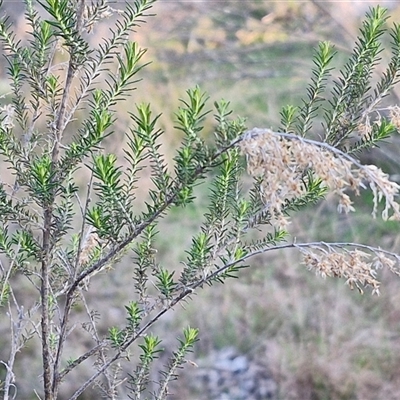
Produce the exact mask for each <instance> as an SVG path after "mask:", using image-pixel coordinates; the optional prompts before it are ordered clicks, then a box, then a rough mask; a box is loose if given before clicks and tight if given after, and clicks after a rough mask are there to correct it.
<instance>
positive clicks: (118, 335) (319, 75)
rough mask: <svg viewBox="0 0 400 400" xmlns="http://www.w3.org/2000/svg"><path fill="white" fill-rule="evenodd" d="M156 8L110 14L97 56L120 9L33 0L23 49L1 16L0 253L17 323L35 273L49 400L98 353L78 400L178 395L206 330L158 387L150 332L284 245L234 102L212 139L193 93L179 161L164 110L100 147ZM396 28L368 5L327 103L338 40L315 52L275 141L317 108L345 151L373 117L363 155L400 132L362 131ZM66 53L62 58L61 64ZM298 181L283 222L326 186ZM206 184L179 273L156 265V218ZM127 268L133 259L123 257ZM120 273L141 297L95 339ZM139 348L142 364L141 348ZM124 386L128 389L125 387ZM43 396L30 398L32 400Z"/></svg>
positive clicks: (156, 344) (181, 342)
mask: <svg viewBox="0 0 400 400" xmlns="http://www.w3.org/2000/svg"><path fill="white" fill-rule="evenodd" d="M154 1H155V0H135V1H134V2H133V4H127V5H126V8H125V10H124V11H123V12H121V13H118V15H117V16H116V22H115V26H114V28H113V29H111V31H110V37H109V38H106V39H103V40H102V41H101V43H100V44H99V45H98V46H97V47H95V46H92V45H91V44H90V43H89V41H88V36H87V35H86V33H88V32H90V31H91V30H92V29H95V28H96V26H97V24H99V23H100V22H101V19H102V18H104V13H107V12H112V9H109V8H108V6H107V3H106V2H105V1H101V0H99V1H98V2H95V3H93V4H91V5H90V6H89V5H87V4H86V3H85V2H84V1H81V0H78V1H71V0H42V1H40V2H39V4H40V5H41V7H42V8H43V9H44V10H45V11H46V17H44V18H43V17H41V15H42V14H41V13H39V11H38V10H37V9H36V7H34V5H33V3H32V2H31V0H27V1H26V12H25V16H26V19H27V21H28V24H29V25H30V33H29V41H28V43H27V44H23V42H22V41H19V40H18V39H17V38H16V35H15V34H14V33H13V31H12V26H11V24H10V23H9V22H8V20H7V18H2V19H0V40H1V42H2V45H3V49H4V55H5V58H6V60H7V63H8V75H9V79H10V84H11V88H12V100H11V103H10V104H6V106H7V107H3V108H2V109H1V110H2V111H1V114H0V156H1V157H2V162H3V161H4V164H5V165H7V168H8V169H9V170H10V171H11V173H12V181H10V182H6V181H4V182H3V181H1V182H0V214H1V216H2V218H1V220H0V253H1V256H2V257H4V259H5V260H6V262H5V263H4V264H5V266H4V267H3V264H2V263H1V271H0V306H1V307H3V308H4V309H5V308H6V307H8V310H9V315H10V320H11V321H14V320H13V318H16V316H18V317H19V316H20V315H23V308H22V305H21V304H22V298H21V295H20V293H18V291H17V290H15V289H14V287H13V282H14V281H13V278H14V277H15V276H20V275H21V276H23V277H25V278H27V281H28V282H29V284H30V285H31V286H32V290H33V292H34V296H35V298H34V299H33V300H32V302H31V304H29V305H27V306H25V307H29V311H28V313H27V314H28V315H29V318H31V320H32V324H33V326H34V327H35V329H34V334H35V335H37V336H38V337H39V338H40V339H41V342H40V343H41V346H42V367H43V371H42V375H43V393H42V394H40V396H41V397H42V398H44V399H46V400H54V399H56V398H57V397H58V393H59V390H60V386H61V385H63V382H64V380H65V377H66V375H67V374H68V373H69V372H71V371H72V370H74V369H77V370H78V371H79V370H80V368H81V367H82V364H83V363H84V362H85V361H86V360H88V359H89V358H91V357H96V362H95V364H94V369H93V371H92V375H91V376H90V377H89V378H87V380H86V381H85V382H83V383H82V382H74V385H76V386H74V387H73V388H72V389H73V390H74V391H75V392H74V393H73V394H72V395H71V397H70V398H71V399H77V398H78V397H79V396H81V395H82V394H83V393H84V392H85V391H87V390H89V388H91V387H92V386H96V387H97V388H99V390H100V392H101V393H102V395H104V396H105V397H107V398H117V397H119V398H126V397H129V398H135V399H139V398H141V396H142V395H144V396H150V395H151V396H152V398H154V399H164V398H167V396H168V394H169V392H168V385H169V383H170V382H171V381H172V380H174V379H176V377H177V376H178V370H179V368H181V367H183V366H184V364H185V357H186V355H187V354H188V353H189V352H191V351H192V349H193V346H194V344H195V343H196V341H197V340H198V330H197V329H194V328H190V327H188V328H186V329H184V330H183V339H178V345H177V348H176V350H175V351H172V356H171V358H170V360H169V363H168V365H167V366H166V367H165V370H164V371H160V374H161V376H160V380H159V382H156V383H154V382H152V381H151V380H150V372H151V368H152V365H153V364H154V361H155V360H156V359H157V357H158V356H159V355H160V353H161V352H162V351H163V350H162V349H161V348H160V343H161V338H159V337H158V336H154V335H153V334H152V333H151V328H152V327H153V325H154V324H155V323H156V322H157V321H158V320H159V319H160V318H161V317H162V316H163V315H164V314H165V313H166V312H168V311H169V310H171V309H172V308H173V307H174V306H175V305H177V304H178V303H181V302H183V301H186V300H189V299H190V297H191V295H192V294H193V293H195V292H196V290H199V289H201V288H202V287H204V286H205V285H213V284H216V283H224V282H226V281H227V280H228V279H229V278H232V277H237V276H238V272H239V271H240V270H241V269H242V268H244V267H247V266H249V259H250V258H251V257H253V256H255V255H256V254H260V253H263V252H266V251H270V250H272V249H276V248H279V244H280V243H282V242H284V241H285V240H286V239H287V237H288V232H287V231H286V230H285V229H283V228H282V227H280V226H278V225H277V224H276V223H275V221H274V215H273V212H272V211H271V207H270V204H269V203H268V201H266V200H265V193H263V179H264V177H263V176H256V177H255V178H254V179H253V180H252V181H251V180H250V179H249V178H248V177H247V176H246V172H245V166H246V163H247V164H249V159H247V160H245V159H244V157H243V150H241V147H240V146H241V144H242V143H243V142H244V141H245V140H246V139H247V135H248V130H247V128H246V124H245V120H244V119H243V118H236V119H234V118H232V116H231V114H232V111H231V110H230V107H229V102H228V101H225V100H221V101H219V102H215V103H214V112H215V114H214V132H213V133H214V140H213V141H212V140H210V141H207V142H206V140H205V138H206V137H207V138H208V137H209V136H208V135H206V134H205V132H204V130H205V129H204V127H205V125H206V124H205V122H206V118H207V116H208V115H209V113H210V110H209V109H208V103H207V101H208V96H207V94H206V93H204V92H203V91H202V90H201V89H200V88H199V87H197V86H196V87H194V88H193V89H189V90H187V92H186V97H185V98H184V99H181V103H180V107H179V108H178V109H177V110H176V113H175V120H176V121H175V128H176V130H177V131H180V132H179V134H180V135H181V137H182V139H181V143H180V144H179V145H178V146H177V149H176V150H175V153H174V156H173V157H172V159H171V161H168V158H167V157H166V155H165V154H164V153H163V151H162V148H161V136H162V135H163V131H162V129H161V128H159V117H160V116H159V115H156V116H154V114H153V111H152V107H151V105H150V104H145V103H140V104H136V105H135V107H132V108H131V109H130V114H129V117H130V119H129V127H128V128H127V129H126V132H124V148H123V154H122V156H120V154H114V153H110V152H109V151H108V149H107V148H106V141H105V139H106V138H108V137H111V138H113V137H115V135H116V134H115V132H114V129H115V126H116V124H115V123H116V120H117V107H118V105H119V104H120V103H121V102H123V101H126V99H127V98H128V97H129V96H130V94H131V93H132V91H133V90H134V89H135V85H136V84H137V83H138V82H139V80H140V77H139V73H140V71H141V70H142V68H143V67H144V66H145V64H144V63H143V61H142V60H143V56H144V54H145V50H144V49H141V48H140V46H139V44H138V43H137V42H135V41H132V40H131V36H130V33H131V32H132V31H133V30H134V29H136V28H137V27H138V26H139V25H140V24H141V23H142V22H143V18H144V17H146V16H148V15H149V14H146V13H147V11H148V10H149V9H150V8H151V6H152V5H153V3H154ZM110 10H111V11H110ZM386 19H387V16H386V11H385V10H384V9H382V8H380V7H377V8H374V9H371V10H370V13H369V14H368V15H367V19H366V22H365V23H364V25H363V28H362V29H361V32H360V37H359V39H358V42H357V43H356V47H355V49H354V51H353V55H352V56H351V58H350V60H349V61H348V63H347V64H346V65H345V67H344V69H343V70H342V72H341V77H340V78H339V79H338V80H337V81H335V82H334V84H333V89H332V91H331V94H330V95H329V94H328V95H326V94H325V93H326V92H328V93H329V82H330V78H331V71H332V67H331V65H332V60H333V59H334V56H335V54H336V53H335V51H334V49H333V46H332V45H331V44H329V43H326V42H323V43H321V44H320V45H319V47H318V49H317V51H316V53H315V56H314V64H315V67H314V69H313V71H312V78H311V83H310V85H309V87H308V88H307V96H306V98H305V100H303V103H302V104H301V105H300V106H299V107H295V106H287V107H285V108H284V109H283V110H282V112H281V117H282V121H281V125H282V127H281V130H282V132H281V133H288V134H295V135H298V138H299V137H301V138H302V140H303V138H304V137H305V136H306V135H310V134H312V132H313V131H314V122H315V121H316V119H317V118H318V117H320V116H321V112H322V113H323V116H324V118H325V125H324V128H325V137H324V140H325V142H326V144H327V145H329V146H332V148H331V149H334V150H335V149H336V150H337V149H338V148H340V149H341V148H344V146H345V140H346V139H349V138H350V136H351V135H352V133H353V132H355V131H356V130H357V129H360V126H361V125H362V124H364V125H367V123H370V127H371V129H370V130H368V132H367V134H365V135H363V136H362V139H361V140H359V141H357V143H352V144H351V145H349V147H348V148H347V152H348V153H355V152H358V151H361V150H363V149H365V148H369V147H371V146H374V145H376V144H377V143H378V142H380V141H381V140H383V139H386V138H388V137H389V136H390V135H391V134H392V133H393V132H394V131H395V126H394V124H393V123H392V122H390V121H388V120H387V119H385V118H384V117H382V118H381V119H380V120H379V124H378V123H375V122H374V121H372V122H368V121H370V120H369V118H370V114H371V113H372V112H373V111H376V110H377V108H376V107H377V105H378V104H379V102H380V100H381V99H382V98H383V97H384V96H386V95H387V94H388V92H389V91H390V89H391V88H393V85H394V84H395V83H397V81H398V78H399V73H400V28H399V26H398V25H395V26H394V28H392V29H391V30H390V34H391V37H392V53H393V55H392V59H391V61H390V63H389V65H388V67H387V69H386V71H385V72H384V73H383V75H382V77H381V80H380V81H379V82H378V83H377V85H376V87H375V88H374V89H373V90H372V89H371V83H370V82H371V76H372V72H373V69H374V67H376V65H377V63H378V61H379V54H380V52H381V50H382V46H381V44H380V38H381V36H382V35H383V33H384V31H385V30H386V29H385V26H384V24H385V21H386ZM59 58H60V59H64V58H67V61H66V62H62V63H61V64H60V63H58V61H57V60H58V59H59ZM81 109H84V113H82V115H81V114H80V113H79V111H80V110H81ZM73 121H74V124H72V122H73ZM343 154H344V152H340V155H341V156H343ZM335 155H337V153H335ZM247 156H248V154H247ZM247 158H249V157H247ZM276 162H283V160H276V159H271V158H268V155H266V161H265V163H270V164H271V165H270V166H271V168H272V169H273V167H274V163H276ZM290 167H291V168H292V169H293V170H296V168H297V166H296V165H292V166H290ZM146 176H148V177H149V179H147V180H146ZM85 177H88V178H87V181H84V182H83V180H85ZM299 177H300V178H299V180H300V181H301V182H300V186H301V188H302V189H303V192H302V193H303V194H302V195H298V196H295V197H290V196H289V195H288V194H287V193H286V194H283V195H282V194H281V192H280V191H281V190H282V187H280V188H279V187H278V188H277V192H278V195H279V196H278V197H281V199H280V200H282V201H281V204H282V212H283V213H284V214H285V215H288V216H289V215H292V214H294V213H295V212H297V211H298V210H301V209H302V208H303V207H305V206H309V205H312V204H314V203H316V202H317V201H319V200H321V199H322V198H323V197H324V195H325V194H326V192H327V187H326V186H325V185H324V181H323V179H320V178H318V177H317V176H316V174H315V171H313V170H312V168H311V167H307V168H306V169H305V170H304V171H301V173H300V172H299ZM2 179H3V178H2ZM142 183H143V184H144V187H148V190H147V193H146V196H145V197H144V195H138V189H139V188H140V187H141V184H142ZM199 185H204V187H205V190H208V197H207V205H206V207H205V211H204V212H203V217H202V218H203V219H202V221H200V222H199V223H198V228H197V231H196V232H195V233H194V234H193V235H192V237H191V241H190V243H191V244H190V245H189V246H188V248H187V249H182V250H185V254H186V257H185V259H184V260H182V265H183V268H181V269H180V270H179V269H178V268H177V266H175V265H171V264H170V263H169V264H168V265H161V264H160V262H159V260H158V259H157V247H158V237H159V235H160V231H161V228H160V226H159V222H160V220H161V219H162V218H163V217H164V216H165V215H166V214H168V213H169V212H171V210H173V209H175V211H176V210H177V209H178V210H181V211H182V209H181V207H186V206H188V205H190V204H191V203H195V202H196V200H197V199H196V195H195V193H196V192H195V190H194V189H195V188H196V187H197V186H199ZM85 189H86V190H85ZM195 205H196V206H197V204H195ZM191 233H192V232H188V234H191ZM161 234H166V233H165V232H161ZM167 234H168V233H167ZM293 247H295V245H293ZM123 258H125V259H124V261H125V262H124V263H122V262H120V261H121V260H122V259H123ZM127 260H128V261H127ZM113 269H122V270H123V271H124V276H126V274H128V273H129V274H131V276H132V290H131V292H130V293H126V294H125V295H126V296H125V297H124V301H125V299H126V297H128V300H127V304H121V305H120V307H121V309H122V311H123V312H124V313H125V314H126V318H125V320H124V321H123V322H121V323H120V324H119V325H118V324H117V325H116V326H108V330H107V333H104V332H100V330H99V329H98V317H99V313H98V312H97V311H95V310H92V308H93V307H95V306H96V304H90V305H89V303H90V299H89V297H88V296H87V292H90V290H91V287H90V281H91V280H95V279H97V278H96V276H97V274H98V273H99V272H108V273H110V274H112V273H113V272H112V271H113ZM178 270H179V271H180V272H178ZM30 300H31V299H30ZM30 300H29V301H30ZM24 304H25V300H24ZM39 305H40V307H39ZM78 310H85V311H86V315H84V316H82V315H81V314H79V312H78ZM76 319H78V320H79V322H80V325H79V326H78V325H77V324H76V323H75V321H76ZM39 326H40V327H39ZM80 327H81V328H82V329H83V330H84V331H85V333H89V334H90V338H91V340H92V342H89V345H88V346H89V349H86V350H82V354H80V355H79V356H77V357H76V358H74V359H70V358H69V357H67V356H66V354H68V353H69V350H72V349H74V347H75V343H74V341H75V340H76V337H75V336H72V331H73V330H74V329H75V328H76V329H77V330H78V329H79V328H80ZM16 332H17V331H16ZM15 334H16V335H17V336H18V335H20V336H18V337H16V338H14V340H15V342H18V343H21V347H19V348H17V347H16V346H14V347H11V349H10V358H9V360H10V361H8V363H6V362H3V364H4V365H6V370H7V371H6V375H7V376H6V381H5V384H4V386H3V387H2V390H3V391H4V393H5V396H6V397H7V396H9V394H10V388H11V386H12V385H14V384H15V385H18V384H19V383H18V380H19V379H20V378H19V377H17V378H16V383H14V381H13V380H14V374H13V372H12V371H13V368H14V363H15V354H16V353H17V352H18V351H23V350H24V346H25V345H26V343H27V342H28V341H30V340H32V338H33V337H34V336H35V335H34V334H29V335H26V336H23V335H24V334H23V333H21V332H20V331H18V332H17V333H15ZM85 344H86V343H85ZM86 347H87V346H86ZM74 350H75V349H74ZM134 350H136V351H134ZM137 353H140V354H139V355H138V358H137V359H136V364H135V365H134V366H132V365H133V364H134V363H135V360H133V358H132V360H131V354H135V355H136V354H137ZM122 361H128V363H129V365H130V366H129V369H127V368H126V367H125V366H124V367H121V368H120V369H119V368H117V365H120V363H122ZM124 365H125V364H124ZM111 368H115V371H114V370H113V374H110V373H109V372H108V371H109V370H110V369H111ZM114 372H115V373H114ZM126 381H127V382H128V388H127V387H126V386H127V385H126V384H124V385H122V383H124V382H126ZM38 391H39V389H38V387H34V388H32V393H33V392H38Z"/></svg>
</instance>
